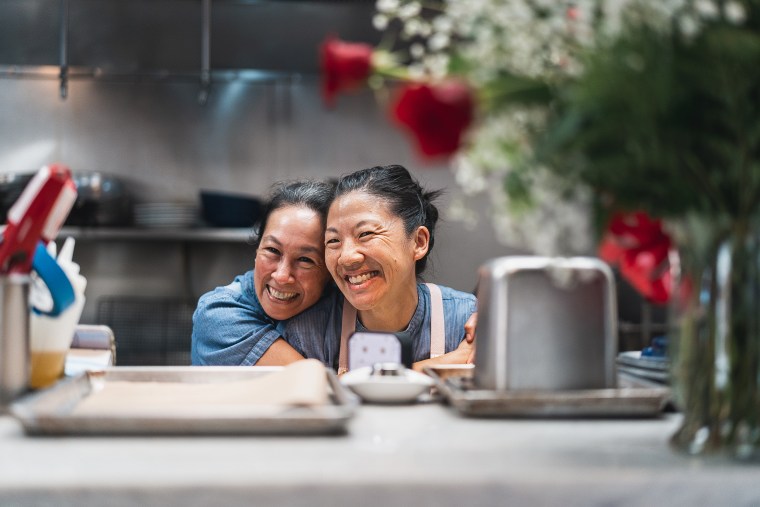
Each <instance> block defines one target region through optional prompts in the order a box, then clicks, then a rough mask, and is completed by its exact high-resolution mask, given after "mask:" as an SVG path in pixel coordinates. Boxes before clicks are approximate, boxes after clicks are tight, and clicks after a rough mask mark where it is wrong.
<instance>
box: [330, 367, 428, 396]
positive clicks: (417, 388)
mask: <svg viewBox="0 0 760 507" xmlns="http://www.w3.org/2000/svg"><path fill="white" fill-rule="evenodd" d="M372 371H373V368H372V367H371V366H365V367H363V368H357V369H355V370H351V371H350V372H348V373H345V374H344V375H342V376H341V377H340V381H341V383H342V384H343V385H345V386H346V387H348V388H349V389H351V390H352V391H353V392H355V393H356V394H358V395H359V396H360V397H361V398H362V399H363V400H364V401H367V402H371V403H412V402H414V401H416V400H417V398H418V397H419V396H420V395H421V394H422V393H424V392H425V391H427V390H428V389H430V388H431V387H432V386H433V385H434V384H435V381H434V380H433V379H432V378H430V377H428V376H427V375H424V374H422V373H418V372H416V371H414V370H409V369H406V368H404V369H403V370H402V372H401V373H400V374H399V375H397V376H378V375H373V374H372Z"/></svg>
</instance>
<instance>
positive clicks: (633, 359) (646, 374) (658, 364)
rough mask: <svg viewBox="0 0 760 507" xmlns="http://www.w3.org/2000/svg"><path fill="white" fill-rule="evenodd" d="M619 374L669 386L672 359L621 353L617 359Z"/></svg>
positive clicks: (635, 352)
mask: <svg viewBox="0 0 760 507" xmlns="http://www.w3.org/2000/svg"><path fill="white" fill-rule="evenodd" d="M617 368H618V373H621V374H624V375H629V376H631V377H635V378H637V379H641V380H645V381H648V382H651V383H657V384H663V385H664V384H667V383H668V382H669V380H670V359H669V358H667V357H652V356H642V355H641V352H640V351H638V350H636V351H629V352H621V353H620V354H618V358H617Z"/></svg>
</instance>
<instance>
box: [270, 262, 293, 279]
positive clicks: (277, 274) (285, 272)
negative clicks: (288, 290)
mask: <svg viewBox="0 0 760 507" xmlns="http://www.w3.org/2000/svg"><path fill="white" fill-rule="evenodd" d="M292 274H293V271H292V270H291V269H290V264H288V263H287V262H285V261H284V260H283V261H280V262H278V263H277V269H275V270H274V272H273V273H272V278H273V279H274V280H275V281H277V282H280V283H285V282H288V281H290V278H291V276H292Z"/></svg>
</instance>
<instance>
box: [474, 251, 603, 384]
mask: <svg viewBox="0 0 760 507" xmlns="http://www.w3.org/2000/svg"><path fill="white" fill-rule="evenodd" d="M477 292H478V327H477V338H476V349H475V365H476V366H475V374H474V375H475V376H474V382H475V385H476V386H477V388H479V389H491V390H517V389H540V390H567V389H602V388H611V387H616V384H617V379H616V369H615V359H616V356H617V303H616V297H615V279H614V277H613V274H612V271H611V270H610V268H609V266H607V264H605V263H604V262H602V261H601V260H599V259H596V258H591V257H571V258H561V257H538V256H510V257H501V258H497V259H493V260H491V261H489V262H487V263H486V264H484V265H483V266H482V267H481V268H480V272H479V282H478V291H477Z"/></svg>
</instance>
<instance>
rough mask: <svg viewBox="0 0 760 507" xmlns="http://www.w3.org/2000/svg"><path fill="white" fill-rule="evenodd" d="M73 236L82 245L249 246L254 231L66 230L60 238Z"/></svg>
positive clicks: (126, 228) (82, 228) (163, 229)
mask: <svg viewBox="0 0 760 507" xmlns="http://www.w3.org/2000/svg"><path fill="white" fill-rule="evenodd" d="M66 236H71V237H72V238H74V239H76V240H79V241H103V240H117V241H174V242H177V241H182V242H207V243H208V242H219V243H225V242H226V243H248V242H249V241H250V238H251V228H249V227H243V228H232V229H227V228H224V229H221V228H205V227H198V228H188V229H170V228H154V229H149V228H140V227H63V228H62V229H61V231H60V233H59V234H58V237H59V238H61V239H62V238H65V237H66Z"/></svg>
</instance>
